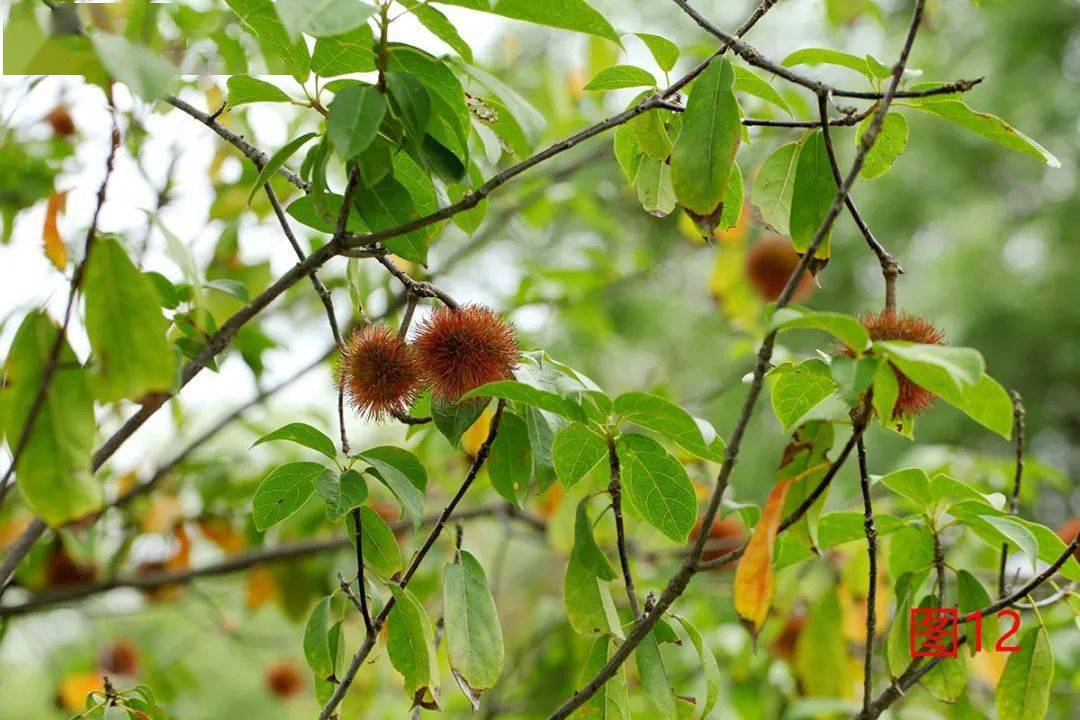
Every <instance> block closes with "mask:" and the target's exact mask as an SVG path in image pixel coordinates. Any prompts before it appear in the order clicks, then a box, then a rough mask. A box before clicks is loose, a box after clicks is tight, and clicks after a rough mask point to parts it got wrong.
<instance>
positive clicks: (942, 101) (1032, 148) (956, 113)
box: [911, 84, 1061, 168]
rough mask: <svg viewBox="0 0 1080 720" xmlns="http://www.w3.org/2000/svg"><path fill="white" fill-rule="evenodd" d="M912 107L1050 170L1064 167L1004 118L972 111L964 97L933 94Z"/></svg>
mask: <svg viewBox="0 0 1080 720" xmlns="http://www.w3.org/2000/svg"><path fill="white" fill-rule="evenodd" d="M930 87H934V85H933V84H926V85H917V86H915V87H913V88H912V90H922V89H926V88H930ZM911 105H912V106H914V107H915V108H918V109H919V110H922V111H923V112H927V113H931V114H932V115H937V116H938V117H943V118H945V119H946V120H951V121H952V122H954V123H956V124H957V125H959V126H960V127H962V128H965V129H967V130H971V131H972V132H975V133H978V134H979V135H982V136H983V137H985V138H988V139H990V140H993V141H994V142H996V143H998V144H999V145H1004V146H1005V147H1007V148H1010V149H1012V150H1017V151H1019V152H1022V153H1026V154H1028V155H1031V156H1032V157H1034V158H1037V159H1039V160H1042V161H1043V162H1045V163H1046V164H1047V165H1049V166H1050V167H1054V168H1057V167H1061V162H1060V161H1059V160H1058V159H1057V158H1056V157H1054V155H1053V154H1052V153H1051V152H1050V151H1049V150H1047V149H1046V148H1044V147H1043V146H1042V145H1040V144H1039V143H1037V142H1035V141H1034V140H1032V139H1031V138H1029V137H1028V136H1027V135H1025V134H1024V133H1022V132H1020V131H1019V130H1017V129H1016V128H1014V127H1013V126H1012V125H1009V124H1008V123H1007V122H1005V121H1004V120H1002V119H1001V118H999V117H997V116H995V115H990V114H989V113H981V112H976V111H974V110H972V109H971V108H969V107H968V106H967V105H966V104H965V103H964V99H963V97H962V96H961V95H959V94H956V95H932V96H930V97H924V98H914V99H912V101H911Z"/></svg>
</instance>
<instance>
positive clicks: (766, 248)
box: [746, 235, 814, 302]
mask: <svg viewBox="0 0 1080 720" xmlns="http://www.w3.org/2000/svg"><path fill="white" fill-rule="evenodd" d="M798 264H799V255H798V253H796V252H795V249H794V248H792V247H791V242H790V241H788V240H787V238H783V237H781V236H779V235H770V236H769V237H767V238H765V239H764V240H761V241H760V242H758V243H757V244H755V245H754V247H752V248H751V249H750V252H749V254H748V255H747V256H746V277H747V279H748V280H750V284H751V285H753V286H754V289H755V290H757V292H758V294H759V295H760V296H761V297H762V298H764V299H765V300H768V301H769V302H772V301H773V300H776V299H777V298H779V297H780V293H782V292H783V291H784V287H785V286H786V285H787V281H788V278H790V277H791V273H793V272H794V271H795V267H796V266H797V265H798ZM813 291H814V279H813V277H812V276H811V274H810V273H808V272H807V273H803V276H802V277H801V278H799V284H798V285H796V286H795V293H794V295H792V298H791V299H792V300H794V301H796V302H798V301H800V300H804V299H806V298H807V297H808V296H809V295H810V293H812V292H813Z"/></svg>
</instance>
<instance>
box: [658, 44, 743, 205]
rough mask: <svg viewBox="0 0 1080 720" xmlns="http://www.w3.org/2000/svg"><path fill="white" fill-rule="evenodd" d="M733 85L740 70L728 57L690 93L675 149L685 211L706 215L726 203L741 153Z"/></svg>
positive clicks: (675, 177) (674, 172) (678, 192)
mask: <svg viewBox="0 0 1080 720" xmlns="http://www.w3.org/2000/svg"><path fill="white" fill-rule="evenodd" d="M734 81H735V72H734V70H732V66H731V63H730V62H729V61H728V60H727V59H719V58H718V59H715V60H713V61H712V62H711V63H710V64H709V67H708V68H706V70H705V72H703V73H702V74H701V75H700V76H699V77H698V79H697V80H695V81H694V85H693V87H692V88H691V90H690V94H689V97H688V98H687V101H686V111H685V112H684V113H683V127H682V132H681V133H680V134H679V138H678V141H677V142H676V143H675V147H674V149H673V151H672V157H671V177H672V184H673V186H674V188H675V197H677V198H678V200H679V203H680V204H682V206H683V207H685V208H686V209H688V210H691V211H693V212H694V213H696V214H698V215H700V216H704V217H708V216H711V215H712V214H713V213H715V212H716V210H717V208H718V207H719V206H720V204H721V203H723V202H724V197H725V195H726V193H727V186H728V177H729V175H730V174H731V166H732V164H733V163H734V162H735V153H736V152H737V151H738V149H739V142H740V139H741V133H742V119H741V117H740V114H739V103H738V101H737V100H736V99H735V92H734V90H733V89H732V85H733V83H734ZM740 202H741V198H740Z"/></svg>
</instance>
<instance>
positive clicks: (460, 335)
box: [416, 305, 518, 401]
mask: <svg viewBox="0 0 1080 720" xmlns="http://www.w3.org/2000/svg"><path fill="white" fill-rule="evenodd" d="M416 351H417V353H418V354H419V356H420V362H421V365H422V367H423V369H424V379H425V380H426V381H427V383H428V384H430V385H431V392H432V394H433V395H434V396H435V397H438V398H442V399H445V400H453V401H456V400H457V399H458V398H460V397H461V396H462V395H464V394H465V393H467V392H469V391H470V390H472V389H474V388H478V387H480V386H481V385H484V384H486V383H489V382H495V381H496V380H506V379H508V378H510V377H512V376H513V371H514V366H515V365H516V364H517V354H518V349H517V334H516V332H515V331H514V326H513V325H511V324H510V323H508V322H506V321H505V320H503V319H502V318H501V317H499V315H498V314H497V313H496V312H495V311H494V310H491V309H490V308H487V307H484V306H482V305H466V306H465V307H462V308H458V309H457V310H451V309H450V308H439V309H438V310H436V311H435V312H433V313H432V314H431V315H430V316H429V317H428V318H427V319H426V320H425V321H424V323H423V325H421V327H420V331H419V332H418V333H417V336H416Z"/></svg>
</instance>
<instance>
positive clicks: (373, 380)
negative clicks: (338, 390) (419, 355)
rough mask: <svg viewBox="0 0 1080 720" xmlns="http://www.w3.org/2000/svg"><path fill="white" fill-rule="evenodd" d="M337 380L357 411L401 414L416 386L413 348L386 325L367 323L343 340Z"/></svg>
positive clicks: (382, 416) (381, 416)
mask: <svg viewBox="0 0 1080 720" xmlns="http://www.w3.org/2000/svg"><path fill="white" fill-rule="evenodd" d="M338 382H339V383H340V384H341V386H342V387H343V388H344V389H345V396H346V397H347V398H348V399H349V404H350V405H351V406H352V407H353V409H354V410H355V411H356V412H357V414H358V415H362V416H364V417H366V418H368V419H369V420H386V419H388V418H391V417H394V416H396V415H402V414H404V413H405V412H407V411H408V409H409V406H410V405H412V402H413V398H414V397H415V395H416V393H417V391H418V390H419V389H420V366H419V364H418V363H417V360H416V351H415V350H413V348H412V347H410V346H409V345H408V344H407V343H406V342H405V341H404V340H403V339H402V338H401V337H400V336H399V335H398V333H397V331H395V330H394V329H393V328H391V327H389V326H388V325H368V326H367V327H364V328H361V329H360V330H357V331H355V332H354V333H353V334H352V335H350V336H349V339H348V340H347V341H346V342H345V348H344V350H343V351H342V355H341V365H340V367H339V369H338Z"/></svg>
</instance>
